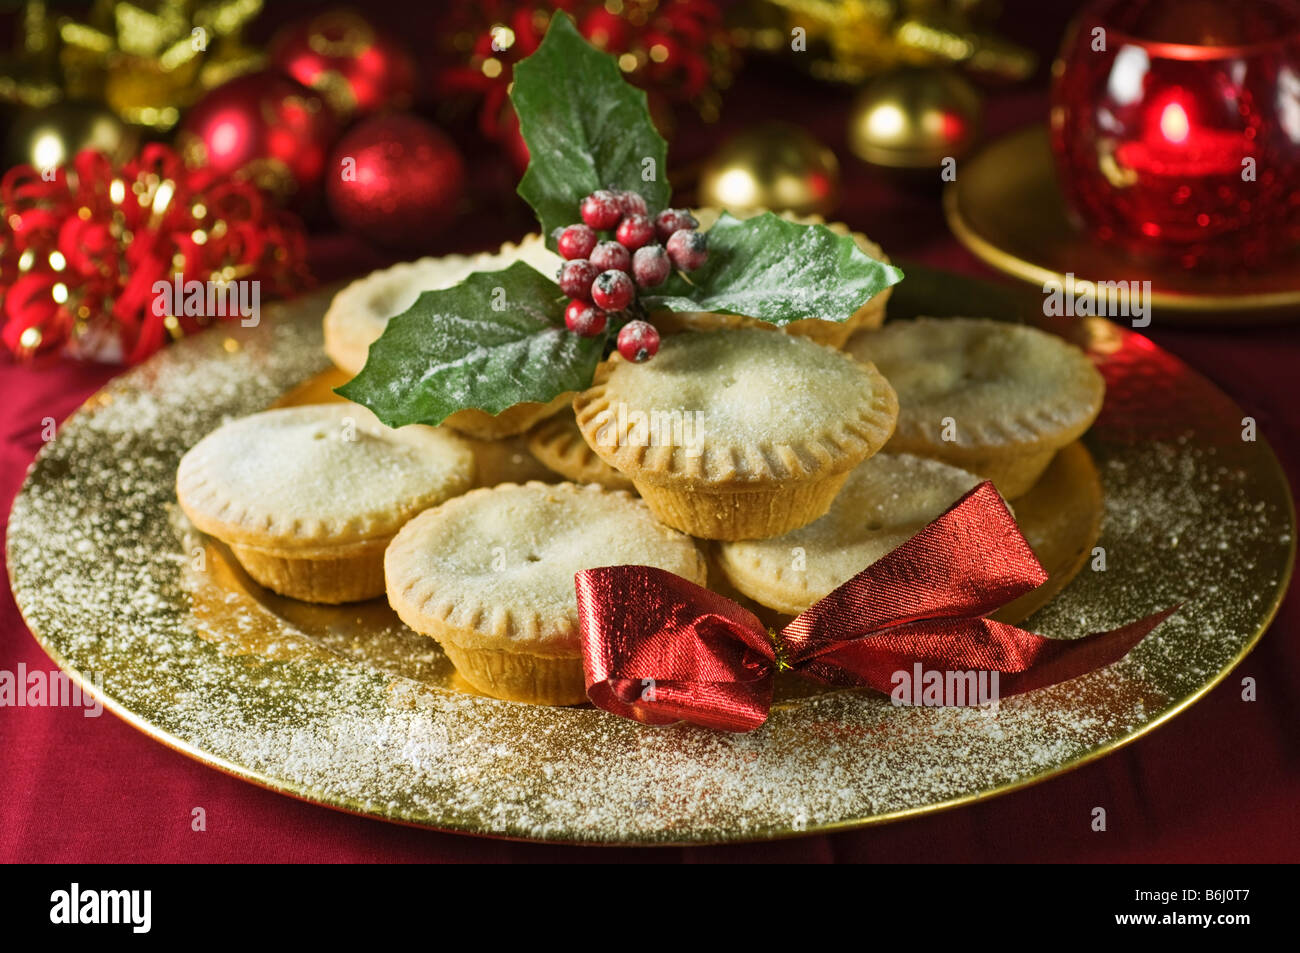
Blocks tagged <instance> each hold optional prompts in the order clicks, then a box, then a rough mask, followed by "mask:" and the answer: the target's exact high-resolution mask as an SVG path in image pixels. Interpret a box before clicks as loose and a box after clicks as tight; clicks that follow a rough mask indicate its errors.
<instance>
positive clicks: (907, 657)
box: [575, 482, 1177, 731]
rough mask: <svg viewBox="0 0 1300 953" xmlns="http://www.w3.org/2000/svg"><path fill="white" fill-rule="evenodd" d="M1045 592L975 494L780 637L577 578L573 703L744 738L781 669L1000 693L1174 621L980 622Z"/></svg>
mask: <svg viewBox="0 0 1300 953" xmlns="http://www.w3.org/2000/svg"><path fill="white" fill-rule="evenodd" d="M1046 580H1047V573H1046V572H1045V571H1044V569H1043V567H1042V565H1041V564H1040V563H1039V562H1038V559H1037V557H1035V556H1034V553H1033V551H1032V550H1031V549H1030V548H1029V544H1028V543H1027V542H1026V541H1025V538H1024V536H1022V535H1021V534H1020V530H1019V528H1018V527H1017V526H1016V522H1015V520H1014V519H1013V518H1012V516H1011V514H1010V513H1009V512H1008V511H1007V507H1006V504H1004V503H1003V502H1002V498H1001V497H1000V496H999V495H998V493H997V491H996V490H995V489H994V488H993V484H992V483H988V482H985V483H982V484H980V485H979V486H978V487H976V488H975V489H973V490H971V491H970V492H969V493H967V494H966V495H965V496H964V497H962V498H961V499H960V500H958V501H957V502H956V503H955V504H953V506H952V507H951V508H950V509H949V510H948V511H947V512H946V513H944V514H943V515H942V516H940V517H939V518H938V519H936V520H935V521H934V522H932V523H930V524H929V525H928V526H926V527H925V528H924V529H923V530H921V531H920V532H919V533H917V534H916V535H915V536H913V537H912V538H911V539H910V540H908V541H907V542H905V543H904V544H903V545H901V546H899V547H898V548H897V549H895V550H894V551H893V552H891V553H889V554H888V555H886V556H885V557H883V558H882V559H880V560H878V561H877V562H875V563H873V564H872V565H870V566H868V567H867V568H866V569H864V570H863V571H862V572H860V573H858V574H857V575H856V576H854V577H853V578H852V579H850V580H849V581H848V582H846V583H844V585H842V586H840V587H839V588H838V589H836V590H835V591H834V592H832V593H831V594H830V595H828V596H827V597H826V598H825V599H822V600H821V601H820V602H818V603H816V604H815V605H813V606H811V607H810V608H809V609H808V610H807V611H806V612H804V613H803V614H802V615H800V616H799V617H798V618H796V619H795V620H794V621H793V622H791V623H790V624H789V625H787V626H786V627H785V628H783V629H782V630H781V631H780V632H779V633H777V632H770V631H769V630H768V629H767V628H766V627H765V626H764V625H763V623H761V622H760V621H759V620H758V619H757V618H756V617H755V616H754V615H753V613H751V612H749V611H748V610H746V609H743V608H741V607H740V606H739V605H737V604H736V603H734V602H732V601H731V600H730V599H727V598H725V597H723V596H720V595H718V594H717V593H715V592H710V591H709V590H708V589H704V588H702V587H700V586H697V585H695V584H694V583H692V582H689V581H688V580H686V579H683V578H681V577H680V576H677V575H674V574H673V573H670V572H667V571H666V570H663V569H656V568H654V567H651V566H606V567H603V568H600V569H584V570H582V571H581V572H579V573H577V575H576V577H575V584H576V587H577V591H578V619H579V624H580V627H581V632H582V651H583V668H584V672H585V674H586V681H587V696H588V697H589V698H590V699H591V701H592V702H593V703H594V704H595V705H597V706H598V707H600V708H603V709H605V710H606V711H609V712H612V713H613V714H616V715H621V716H623V717H625V718H634V719H636V720H637V721H640V722H644V723H645V724H649V725H666V724H670V723H672V722H675V721H679V720H684V721H689V722H692V723H694V724H697V725H703V726H705V727H709V728H718V729H721V730H723V731H751V730H753V729H754V728H757V727H759V726H760V725H762V724H763V722H764V721H766V720H767V713H768V709H769V708H770V707H771V702H772V677H773V675H774V674H775V672H777V671H778V670H781V669H787V668H788V669H792V670H794V671H796V672H798V673H799V674H800V675H803V676H806V677H808V678H812V679H815V680H817V681H820V682H824V683H826V684H829V685H839V686H866V687H870V688H874V689H876V690H877V691H881V692H884V693H886V694H889V693H890V692H891V691H892V690H893V689H894V687H895V679H894V674H895V673H897V672H907V673H908V674H909V675H910V674H911V673H912V672H913V671H914V666H915V665H916V664H917V663H919V664H920V665H921V667H922V670H923V671H925V672H931V671H939V672H942V673H947V672H969V671H980V670H985V671H988V672H995V671H996V672H997V673H998V688H999V694H1000V695H1014V694H1018V693H1020V692H1027V691H1031V690H1032V689H1035V688H1041V687H1043V686H1045V685H1052V684H1054V683H1056V682H1062V681H1065V680H1067V679H1071V678H1075V677H1077V676H1079V675H1082V674H1084V673H1086V672H1090V671H1092V670H1093V669H1096V668H1101V667H1102V666H1105V665H1109V664H1111V663H1112V662H1116V661H1118V660H1119V659H1121V658H1123V657H1124V656H1125V655H1126V654H1127V653H1128V651H1129V650H1130V649H1131V648H1133V646H1135V645H1137V643H1138V642H1140V641H1141V640H1142V638H1143V637H1144V636H1145V635H1146V634H1147V633H1148V632H1150V631H1151V630H1152V629H1154V628H1155V627H1156V626H1157V625H1159V624H1160V623H1161V622H1163V621H1164V620H1165V619H1166V618H1168V617H1169V615H1171V614H1172V613H1173V612H1174V611H1175V610H1176V609H1177V606H1175V607H1173V608H1170V609H1166V610H1164V611H1162V612H1157V613H1155V614H1154V615H1150V616H1147V617H1146V618H1144V619H1140V620H1138V621H1136V622H1131V623H1129V624H1128V625H1125V626H1122V627H1120V628H1118V629H1115V630H1113V631H1110V632H1100V633H1095V634H1092V635H1088V636H1085V637H1083V638H1077V639H1048V638H1044V637H1043V636H1041V635H1034V634H1033V633H1032V632H1026V631H1024V630H1023V629H1018V628H1016V627H1015V626H1011V625H1007V624H1005V623H1002V622H995V621H993V620H992V619H986V618H983V616H984V615H985V614H987V613H989V612H992V611H994V610H995V609H998V608H999V607H1001V606H1003V605H1005V604H1006V603H1008V602H1010V601H1011V600H1012V599H1015V598H1016V597H1018V596H1021V595H1023V594H1024V593H1026V592H1030V591H1031V590H1033V589H1036V588H1037V587H1038V586H1040V585H1042V584H1043V583H1044V582H1045V581H1046ZM973 701H974V700H973V699H972V703H973Z"/></svg>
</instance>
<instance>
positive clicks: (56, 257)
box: [20, 249, 68, 271]
mask: <svg viewBox="0 0 1300 953" xmlns="http://www.w3.org/2000/svg"><path fill="white" fill-rule="evenodd" d="M29 250H30V249H29ZM20 267H21V265H20ZM50 267H51V268H53V269H54V270H55V271H62V270H63V269H64V268H66V267H68V260H67V259H66V258H64V257H63V252H61V251H57V250H56V251H52V252H50Z"/></svg>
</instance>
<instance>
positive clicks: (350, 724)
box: [7, 267, 1296, 844]
mask: <svg viewBox="0 0 1300 953" xmlns="http://www.w3.org/2000/svg"><path fill="white" fill-rule="evenodd" d="M1017 295H1019V296H1020V297H1021V298H1023V299H1024V300H1023V301H1019V302H1017V301H1016V300H1015V299H1016V297H1017ZM1035 298H1036V296H1035V295H1033V294H1027V293H1025V292H1024V290H1023V289H1018V288H1015V289H1012V288H1008V287H1006V286H1005V285H991V284H989V283H988V282H978V281H972V280H970V279H966V278H961V277H959V276H955V275H950V274H943V273H939V272H933V271H927V270H926V269H923V268H920V267H916V268H909V272H908V280H907V281H906V282H904V283H903V285H901V286H900V290H899V294H898V295H897V296H896V297H895V299H893V300H891V304H890V307H891V312H893V314H894V316H895V317H902V316H905V315H912V314H918V313H926V314H935V315H938V316H944V315H952V314H956V313H970V312H971V311H975V313H980V314H989V315H991V316H996V317H1000V318H1004V319H1007V320H1018V319H1022V318H1023V317H1024V316H1026V315H1028V316H1029V317H1030V318H1031V319H1032V320H1034V321H1036V322H1038V323H1039V324H1040V326H1042V327H1045V328H1046V329H1048V330H1051V331H1053V332H1055V333H1058V334H1061V335H1063V336H1065V337H1067V338H1069V339H1070V340H1072V341H1074V342H1075V343H1077V344H1079V345H1080V346H1081V347H1083V348H1084V349H1085V350H1086V351H1087V352H1088V353H1089V354H1090V355H1091V356H1092V357H1093V359H1094V360H1095V361H1096V362H1097V364H1098V366H1099V368H1100V369H1101V371H1102V373H1103V374H1104V375H1105V377H1106V381H1107V392H1106V403H1105V406H1104V407H1103V410H1102V414H1101V416H1100V417H1099V418H1098V420H1097V423H1096V424H1095V426H1094V427H1093V428H1092V430H1091V431H1089V433H1088V434H1087V435H1086V436H1085V437H1084V438H1083V441H1082V446H1081V447H1076V448H1074V449H1071V450H1069V451H1068V452H1067V453H1064V454H1062V455H1061V457H1060V458H1059V461H1058V463H1059V467H1060V470H1059V473H1058V474H1057V475H1056V476H1049V477H1048V478H1045V479H1047V480H1048V482H1047V483H1045V484H1044V489H1043V493H1044V495H1043V497H1042V500H1041V503H1042V505H1041V506H1038V507H1035V506H1032V505H1031V504H1030V503H1029V502H1022V501H1026V500H1028V499H1029V498H1028V497H1025V498H1022V499H1021V501H1017V507H1018V513H1020V515H1021V517H1022V519H1023V521H1024V523H1025V525H1026V529H1027V530H1032V531H1033V532H1032V533H1031V535H1036V534H1041V535H1042V536H1043V537H1045V538H1047V539H1049V540H1051V541H1053V543H1054V548H1052V547H1048V546H1046V545H1043V546H1042V547H1041V549H1040V544H1038V543H1035V542H1034V540H1033V539H1031V544H1034V545H1035V549H1036V550H1039V551H1040V555H1042V557H1043V559H1044V562H1045V564H1048V565H1049V568H1050V570H1051V571H1052V574H1053V576H1054V577H1055V578H1056V579H1058V580H1059V581H1060V582H1061V587H1060V590H1059V591H1057V592H1046V593H1032V594H1031V597H1037V599H1038V602H1036V603H1034V604H1023V605H1015V604H1013V605H1012V606H1011V607H1008V611H1010V612H1012V613H1013V614H1015V615H1017V616H1018V615H1020V614H1022V613H1023V612H1025V611H1032V615H1030V616H1029V618H1028V619H1027V620H1026V622H1025V623H1024V624H1025V626H1026V627H1027V628H1029V629H1031V630H1033V631H1036V632H1041V633H1044V634H1046V635H1049V636H1059V637H1072V636H1077V635H1080V634H1083V633H1085V632H1090V631H1098V630H1100V629H1106V628H1113V627H1115V626H1117V625H1121V624H1123V623H1124V622H1127V621H1130V620H1132V619H1135V618H1138V617H1140V616H1142V615H1145V614H1147V613H1149V612H1152V611H1155V610H1157V609H1162V608H1164V607H1166V606H1170V605H1174V604H1178V603H1181V604H1182V608H1181V609H1180V611H1179V612H1178V613H1177V614H1176V615H1175V616H1173V617H1172V618H1170V619H1169V620H1168V621H1167V622H1165V623H1164V624H1163V625H1162V626H1160V628H1158V629H1157V630H1156V631H1155V632H1153V633H1152V634H1151V635H1150V636H1148V637H1147V639H1146V640H1144V641H1143V642H1142V644H1141V645H1139V646H1138V647H1137V648H1136V649H1135V650H1134V651H1133V652H1132V653H1131V654H1130V655H1129V657H1127V658H1125V659H1124V660H1122V661H1121V662H1119V663H1117V664H1115V665H1112V666H1110V667H1108V668H1106V669H1102V670H1099V671H1096V672H1092V673H1090V674H1088V675H1086V676H1084V677H1082V678H1078V679H1074V680H1072V681H1069V682H1065V683H1062V684H1060V685H1054V686H1051V687H1049V688H1045V689H1042V690H1040V691H1035V692H1030V693H1028V694H1025V695H1020V696H1016V697H1014V698H1009V699H1004V700H1003V701H1002V703H1001V705H1000V707H999V708H998V709H997V710H996V711H994V712H986V711H983V710H980V709H974V708H899V707H894V706H893V705H892V704H891V703H890V700H889V699H888V698H886V697H884V696H881V695H877V694H875V693H871V692H867V691H861V690H849V691H837V692H825V691H822V690H819V689H818V686H815V685H812V683H806V682H800V683H798V684H793V683H788V684H786V685H784V686H782V687H781V689H780V691H779V694H778V699H777V703H776V704H775V705H774V706H773V710H772V714H771V717H770V719H769V720H768V723H767V724H766V725H764V726H763V727H762V728H760V729H758V730H756V731H754V732H751V733H749V734H745V735H730V734H725V733H722V732H715V731H709V730H706V729H699V728H693V727H690V726H676V727H671V728H648V727H646V726H645V725H641V724H637V723H635V722H632V721H627V720H624V719H620V718H616V717H614V716H612V715H608V714H606V713H605V712H602V711H598V710H596V709H594V708H591V707H587V706H580V707H573V708H547V707H541V706H533V705H524V704H518V703H514V702H504V701H498V700H496V699H493V698H484V697H481V696H479V695H476V694H474V693H473V692H472V691H471V690H469V689H468V687H467V686H465V685H464V684H463V683H460V682H459V680H458V679H457V678H456V675H455V672H454V670H453V669H452V668H451V666H450V664H449V663H448V661H447V659H446V658H445V656H443V655H442V653H441V651H440V650H439V649H438V647H437V643H435V642H434V641H433V640H431V639H426V638H423V637H420V636H418V635H416V634H415V633H413V632H411V631H410V630H408V629H406V627H405V626H403V625H401V623H400V622H399V621H398V620H397V619H396V617H395V616H393V614H392V613H391V611H390V610H389V609H388V607H387V606H386V605H385V604H384V603H383V600H373V601H371V602H369V603H358V604H354V605H351V606H347V607H322V606H312V605H306V604H303V603H297V602H294V601H293V600H290V599H283V598H280V597H276V596H273V595H272V594H270V593H267V592H265V591H264V590H260V589H259V588H258V587H257V586H256V585H255V584H253V583H252V581H251V580H249V579H247V578H246V576H244V574H243V573H242V571H241V570H240V569H239V568H238V565H237V564H236V563H234V562H233V560H232V559H231V558H230V557H229V555H228V553H226V552H225V550H224V547H221V546H220V545H219V544H211V543H210V542H209V541H207V540H205V539H204V538H203V537H202V536H201V534H198V533H196V532H195V531H194V530H193V529H192V528H191V527H189V526H187V525H186V523H185V520H184V519H183V517H182V516H180V514H179V512H178V509H177V506H176V497H175V474H176V464H177V462H178V460H179V459H180V457H181V455H182V454H183V453H184V452H185V451H186V450H187V449H188V448H189V447H191V446H193V445H194V443H195V442H197V441H198V440H199V439H200V438H201V437H202V436H203V435H204V434H206V433H208V432H209V431H211V430H212V429H213V428H214V427H216V426H217V425H218V424H220V423H221V422H222V421H223V420H225V419H227V418H229V417H231V416H238V415H242V414H247V413H251V412H253V411H256V410H262V409H264V408H265V407H267V406H268V405H270V404H271V403H273V402H277V401H279V402H301V401H303V400H309V399H321V398H322V397H324V396H325V394H326V393H328V389H327V387H326V385H327V383H328V381H329V377H328V376H321V372H322V371H324V370H325V369H326V368H327V366H328V360H327V358H326V357H325V356H324V353H323V351H322V342H321V316H322V315H323V313H324V308H325V305H326V303H327V301H328V297H327V296H326V295H318V296H316V297H309V298H303V299H300V300H298V301H295V302H292V303H289V304H285V305H275V306H272V307H268V308H267V309H265V311H264V312H263V321H262V322H261V324H260V325H259V326H258V327H256V328H239V327H232V328H224V327H222V328H214V329H213V330H211V331H209V332H207V333H204V334H198V335H194V336H192V337H188V338H186V339H184V340H182V341H179V342H177V343H176V344H175V345H173V346H170V347H168V348H166V349H164V350H163V351H161V352H160V353H159V354H158V355H156V356H155V357H153V358H151V359H150V360H149V361H148V362H146V363H145V364H143V365H141V366H140V367H137V368H134V369H132V370H130V371H128V372H127V373H125V374H123V375H122V376H120V377H118V378H116V379H115V380H113V381H112V382H111V383H109V384H108V386H106V387H105V388H104V389H103V390H101V391H100V392H99V393H97V394H96V395H95V396H94V397H92V398H91V399H90V400H88V401H87V402H86V404H85V405H84V406H83V407H82V409H81V410H79V411H78V412H77V413H76V414H74V415H73V416H72V417H71V418H69V420H68V421H67V422H66V423H65V424H64V426H63V427H62V428H61V429H60V430H59V435H58V438H57V439H56V440H54V441H52V442H51V443H49V444H47V445H46V446H45V447H44V449H43V450H42V451H41V453H40V455H39V456H38V458H37V460H36V462H35V464H34V465H33V466H32V468H31V471H30V472H29V474H28V477H27V481H26V483H25V484H24V487H23V489H22V491H21V492H20V493H19V495H18V498H17V499H16V501H15V502H14V506H13V511H12V513H11V515H10V520H9V525H8V534H7V536H8V538H7V545H8V555H9V574H10V584H11V586H12V588H13V591H14V596H15V599H16V602H17V604H18V607H19V609H20V611H21V612H22V614H23V617H24V619H25V620H26V621H27V624H28V625H29V626H30V627H31V629H32V632H33V633H34V635H35V637H36V639H37V641H38V642H39V643H40V644H41V646H42V647H43V648H44V649H45V651H46V652H47V653H48V654H49V655H50V657H51V658H53V659H54V660H55V662H56V663H57V664H58V665H59V666H60V667H61V668H62V669H64V670H65V671H67V672H68V673H69V674H70V675H71V676H72V678H73V679H74V680H76V681H77V682H78V684H81V685H83V686H85V685H87V684H95V685H100V686H102V689H101V692H102V699H103V702H104V704H105V706H106V707H107V708H109V710H110V711H112V712H114V713H115V714H117V715H118V716H120V717H122V718H123V719H125V720H126V721H128V722H129V723H130V724H132V725H134V726H135V727H137V728H139V729H140V730H141V731H144V732H146V733H147V734H149V735H150V736H151V737H153V738H155V739H157V740H158V741H160V742H161V743H163V744H166V745H169V746H171V747H173V748H175V749H177V750H179V751H181V752H183V753H185V754H187V755H189V756H190V757H193V758H196V759H198V760H199V761H202V762H203V763H205V764H208V765H210V766H212V767H215V768H217V769H219V770H222V771H226V772H228V773H230V774H232V775H235V776H237V777H240V778H243V779H246V780H248V781H252V782H254V783H257V784H260V785H263V786H265V787H267V788H270V789H271V790H275V791H280V792H283V793H285V794H289V795H292V796H294V797H298V798H303V799H306V800H310V801H313V802H315V803H318V804H322V805H327V806H329V807H333V808H336V809H339V810H344V811H350V812H354V813H357V814H364V815H367V816H371V817H376V818H382V819H385V820H389V821H396V822H400V823H405V824H414V825H420V826H425V827H434V828H439V829H443V830H452V831H462V832H466V833H473V834H482V835H491V836H498V837H512V838H526V839H531V840H548V841H564V842H581V843H598V844H685V843H707V842H721V841H743V840H760V839H769V838H776V837H787V836H793V835H797V834H802V833H808V832H813V831H833V830H842V829H845V828H852V827H859V826H862V825H866V824H876V823H881V822H883V821H889V820H893V819H897V818H901V817H909V816H914V815H918V814H922V813H925V812H929V811H936V810H942V809H945V808H951V807H954V806H956V805H959V804H965V803H970V802H973V801H977V800H982V799H984V798H988V797H991V796H993V795H995V794H999V793H1002V792H1005V791H1010V790H1014V789H1016V788H1019V787H1024V786H1025V785H1028V784H1033V783H1035V782H1037V781H1041V780H1043V779H1045V778H1048V777H1051V776H1053V775H1056V774H1059V773H1061V772H1063V771H1066V770H1069V769H1071V768H1073V767H1076V766H1078V765H1080V764H1084V763H1086V762H1089V761H1092V760H1094V759H1096V758H1100V757H1103V756H1104V755H1106V754H1108V753H1109V752H1111V751H1114V750H1115V749H1116V748H1119V747H1120V746H1122V745H1124V744H1127V743H1128V742H1130V741H1132V740H1133V739H1135V738H1138V737H1140V736H1142V735H1144V734H1146V733H1147V732H1149V731H1151V730H1152V729H1153V728H1155V727H1156V726H1157V725H1159V724H1161V723H1162V722H1164V721H1166V720H1168V719H1170V718H1172V717H1174V716H1175V715H1176V714H1178V713H1179V712H1181V711H1183V710H1184V709H1185V708H1187V707H1188V706H1189V705H1191V704H1192V703H1193V702H1195V701H1196V700H1197V699H1198V698H1200V697H1202V696H1203V695H1204V694H1205V693H1206V692H1208V691H1209V690H1210V689H1211V688H1212V687H1213V686H1214V685H1215V684H1217V683H1218V682H1219V681H1221V680H1222V679H1224V678H1225V677H1227V675H1228V673H1229V672H1230V671H1231V670H1232V669H1233V667H1234V666H1235V665H1237V664H1238V663H1239V662H1240V661H1241V660H1242V658H1244V657H1245V655H1246V654H1247V653H1248V652H1249V651H1250V650H1251V648H1252V647H1253V646H1254V645H1255V643H1256V642H1257V641H1258V640H1259V638H1260V636H1261V635H1262V634H1263V632H1264V630H1265V629H1266V628H1267V626H1268V624H1269V622H1270V621H1271V619H1272V618H1273V616H1274V614H1275V613H1276V611H1277V608H1278V605H1279V603H1280V602H1281V599H1282V596H1283V594H1284V593H1285V592H1286V590H1287V584H1288V580H1289V578H1290V575H1291V570H1292V565H1293V561H1294V556H1295V533H1296V529H1295V515H1294V509H1293V505H1292V502H1291V498H1290V493H1289V491H1288V486H1287V480H1286V477H1285V475H1284V474H1283V473H1282V471H1281V469H1280V467H1279V466H1278V462H1277V459H1276V458H1275V457H1274V455H1273V453H1272V451H1271V450H1270V448H1269V446H1268V444H1267V443H1266V442H1265V440H1264V439H1263V437H1260V439H1258V440H1243V439H1242V436H1241V418H1242V411H1241V409H1240V408H1239V407H1237V406H1236V405H1235V404H1234V403H1233V402H1232V401H1231V400H1230V399H1229V398H1228V397H1227V396H1226V395H1224V394H1223V393H1221V392H1220V391H1218V390H1217V389H1216V388H1215V387H1214V385H1213V384H1211V383H1210V382H1209V381H1207V380H1206V379H1205V378H1203V377H1201V376H1200V375H1199V374H1197V373H1195V372H1194V371H1192V370H1190V369H1189V368H1188V367H1187V366H1186V365H1185V364H1183V363H1182V362H1180V361H1179V360H1177V359H1176V358H1174V357H1173V356H1171V355H1169V354H1168V353H1166V352H1164V351H1161V350H1160V349H1159V348H1158V347H1156V346H1155V345H1154V344H1152V343H1151V342H1150V341H1149V340H1147V339H1146V338H1143V337H1141V336H1140V335H1137V334H1134V333H1132V332H1131V331H1129V330H1127V329H1125V328H1123V327H1120V326H1117V325H1115V324H1112V323H1111V322H1109V321H1106V320H1103V319H1099V318H1086V319H1074V320H1066V319H1060V320H1052V319H1047V318H1044V317H1043V315H1042V314H1041V308H1039V309H1037V312H1035V306H1036V304H1037V302H1036V301H1035V300H1034V299H1035ZM510 465H512V466H513V465H514V464H510ZM506 472H509V471H508V470H507V471H506ZM1098 482H1099V488H1098ZM1097 493H1099V494H1100V495H1099V496H1097V495H1095V494H1097ZM1098 500H1099V501H1100V503H1101V511H1100V513H1098V512H1097V508H1096V506H1097V502H1098ZM1063 501H1064V502H1063ZM1022 511H1023V512H1022ZM1097 516H1100V520H1099V525H1098V524H1097V523H1095V522H1094V520H1095V519H1096V518H1097ZM1062 521H1063V522H1062ZM1062 525H1069V526H1072V527H1074V529H1072V530H1071V531H1070V532H1062V530H1061V528H1060V527H1061V526H1062ZM1035 527H1037V529H1035ZM1048 588H1049V589H1050V588H1051V583H1049V586H1048ZM1044 596H1050V601H1048V602H1047V604H1046V605H1041V604H1040V603H1041V601H1042V599H1043V598H1044ZM123 770H129V766H124V767H123Z"/></svg>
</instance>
